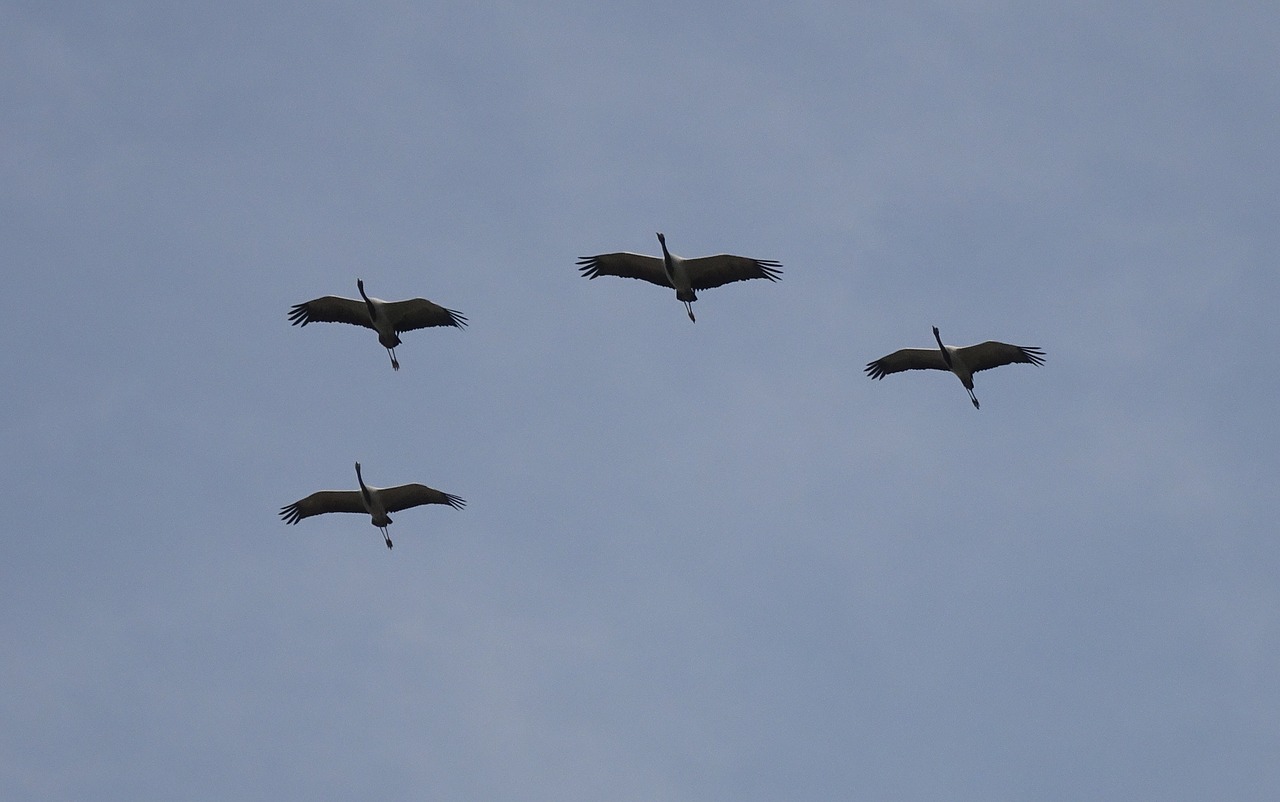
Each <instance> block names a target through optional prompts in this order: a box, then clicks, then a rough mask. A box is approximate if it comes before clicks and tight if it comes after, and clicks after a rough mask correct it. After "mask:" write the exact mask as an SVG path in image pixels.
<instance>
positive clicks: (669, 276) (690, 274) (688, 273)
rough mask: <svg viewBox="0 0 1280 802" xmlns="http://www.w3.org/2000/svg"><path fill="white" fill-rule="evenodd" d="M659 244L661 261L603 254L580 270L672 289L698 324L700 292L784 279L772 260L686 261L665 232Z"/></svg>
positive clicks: (583, 261) (588, 260)
mask: <svg viewBox="0 0 1280 802" xmlns="http://www.w3.org/2000/svg"><path fill="white" fill-rule="evenodd" d="M658 242H659V243H660V244H661V245H662V258H661V259H659V258H658V257H656V256H645V255H644V254H639V253H602V254H598V255H596V256H583V257H581V258H579V259H578V262H577V264H578V269H579V270H581V271H582V275H583V276H586V277H587V278H595V277H596V276H619V277H621V278H638V279H642V280H644V281H647V282H649V283H650V284H657V285H658V286H659V287H670V288H671V289H674V290H675V291H676V300H678V301H683V302H684V308H685V311H686V312H688V313H689V319H690V320H692V321H694V322H695V323H696V322H697V319H696V318H695V317H694V316H693V307H692V306H691V304H692V303H693V302H694V301H696V300H698V295H697V293H696V292H695V291H696V290H709V289H711V288H712V287H719V286H720V285H722V284H728V283H730V282H733V281H746V280H747V279H752V278H767V279H769V280H770V281H777V280H778V278H779V277H780V276H781V275H782V271H781V270H779V269H778V268H780V267H782V263H780V262H775V261H773V260H771V259H751V258H748V257H746V256H732V255H730V254H727V253H722V254H719V255H718V256H700V257H698V258H696V259H682V258H681V257H679V256H676V255H675V254H673V253H672V252H671V251H669V250H667V238H666V237H664V236H663V235H662V233H661V232H658Z"/></svg>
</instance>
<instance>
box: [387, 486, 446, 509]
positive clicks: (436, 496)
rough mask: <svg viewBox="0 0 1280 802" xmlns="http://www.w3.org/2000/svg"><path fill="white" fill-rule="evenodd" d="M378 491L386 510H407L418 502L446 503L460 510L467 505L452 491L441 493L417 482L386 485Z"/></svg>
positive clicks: (418, 503) (417, 504)
mask: <svg viewBox="0 0 1280 802" xmlns="http://www.w3.org/2000/svg"><path fill="white" fill-rule="evenodd" d="M379 493H380V495H381V496H382V503H383V505H384V506H386V508H387V512H398V511H400V510H407V509H409V508H410V507H417V506H419V505H420V504H448V505H449V506H450V507H453V508H454V509H455V510H460V509H462V508H463V507H465V506H466V505H467V502H465V501H463V500H462V499H460V498H458V497H457V496H455V495H453V494H452V493H442V492H441V491H439V490H436V489H435V488H432V487H427V486H426V485H419V484H411V485H400V486H399V487H388V488H384V489H383V490H381V491H379Z"/></svg>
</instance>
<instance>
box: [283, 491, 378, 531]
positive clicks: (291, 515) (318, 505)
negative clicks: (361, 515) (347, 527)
mask: <svg viewBox="0 0 1280 802" xmlns="http://www.w3.org/2000/svg"><path fill="white" fill-rule="evenodd" d="M364 511H365V509H364V503H363V502H362V501H360V494H359V493H358V492H356V491H355V490H321V491H319V492H317V493H312V494H311V495H309V496H307V497H306V498H304V499H302V500H301V501H295V502H293V503H292V504H290V505H289V506H287V507H282V508H280V517H281V518H283V519H284V522H285V523H287V524H296V523H297V522H298V521H301V520H302V519H303V518H310V517H311V516H312V515H323V514H324V513H326V512H364Z"/></svg>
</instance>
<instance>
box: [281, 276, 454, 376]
mask: <svg viewBox="0 0 1280 802" xmlns="http://www.w3.org/2000/svg"><path fill="white" fill-rule="evenodd" d="M356 288H357V289H358V290H360V298H361V299H362V300H356V299H354V298H341V297H338V296H336V295H326V296H324V297H323V298H316V299H315V300H313V301H307V302H306V303H302V304H295V305H294V306H293V307H292V308H291V309H290V310H289V321H290V322H291V323H293V325H295V326H305V325H307V324H308V323H350V324H351V325H353V326H364V327H365V328H370V329H373V330H374V331H376V332H377V333H378V342H379V343H380V344H381V345H382V347H383V348H385V349H387V353H388V354H389V355H390V356H391V367H392V368H393V369H394V370H399V369H400V362H399V361H398V360H397V359H396V350H395V349H396V346H397V345H399V344H400V333H401V332H405V331H413V330H414V329H425V328H430V327H432V326H455V327H457V328H462V327H464V326H466V325H467V319H466V318H465V317H464V316H463V315H461V314H459V313H458V312H455V311H454V310H452V309H445V308H444V307H443V306H440V305H439V304H435V303H432V302H431V301H428V300H427V299H426V298H411V299H409V300H407V301H384V300H382V299H381V298H371V297H369V296H368V295H366V294H365V291H364V281H363V280H360V279H357V280H356Z"/></svg>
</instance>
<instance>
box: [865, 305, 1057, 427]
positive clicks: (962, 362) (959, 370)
mask: <svg viewBox="0 0 1280 802" xmlns="http://www.w3.org/2000/svg"><path fill="white" fill-rule="evenodd" d="M933 338H934V339H935V340H937V341H938V347H937V348H936V349H934V348H903V349H902V350H900V351H894V352H893V353H892V354H889V355H888V356H882V357H880V358H879V359H877V360H876V361H874V362H868V363H867V375H868V376H870V377H871V378H873V379H883V378H884V377H885V376H888V375H889V374H890V373H898V372H900V371H904V370H949V371H951V372H952V373H954V374H956V377H957V378H959V379H960V383H961V384H963V385H964V389H966V390H968V391H969V400H970V401H972V402H973V408H974V409H978V408H979V407H978V397H977V396H976V395H974V394H973V374H975V373H977V372H978V371H980V370H987V369H989V368H998V367H1000V366H1001V365H1012V364H1014V363H1018V362H1021V363H1025V364H1028V365H1043V364H1044V351H1041V350H1040V349H1039V348H1032V347H1029V346H1023V345H1010V344H1008V343H1000V342H996V341H994V340H988V341H986V342H984V343H978V344H977V345H966V346H964V347H963V348H956V347H954V346H951V345H943V344H942V336H941V335H940V334H938V327H937V326H934V327H933Z"/></svg>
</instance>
